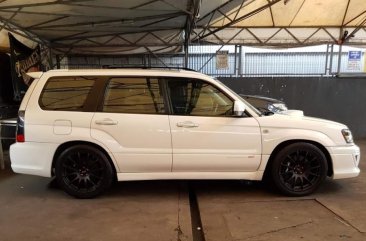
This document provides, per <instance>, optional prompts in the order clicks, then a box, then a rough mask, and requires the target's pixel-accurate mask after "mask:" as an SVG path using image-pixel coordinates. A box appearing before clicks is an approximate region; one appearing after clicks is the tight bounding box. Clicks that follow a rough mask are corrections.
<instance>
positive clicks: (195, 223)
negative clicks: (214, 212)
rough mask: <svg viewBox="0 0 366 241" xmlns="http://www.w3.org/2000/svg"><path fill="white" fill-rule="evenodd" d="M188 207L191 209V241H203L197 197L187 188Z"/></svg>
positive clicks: (192, 190) (203, 235)
mask: <svg viewBox="0 0 366 241" xmlns="http://www.w3.org/2000/svg"><path fill="white" fill-rule="evenodd" d="M188 190H189V206H190V209H191V222H192V237H193V241H205V234H204V232H203V228H202V221H201V214H200V209H199V206H198V201H197V195H196V192H195V191H194V189H193V188H192V187H190V186H189V189H188Z"/></svg>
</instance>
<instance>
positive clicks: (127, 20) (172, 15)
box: [34, 12, 184, 29]
mask: <svg viewBox="0 0 366 241" xmlns="http://www.w3.org/2000/svg"><path fill="white" fill-rule="evenodd" d="M182 15H184V14H183V13H181V12H175V13H168V14H160V15H152V16H144V17H136V18H130V19H118V20H105V21H96V22H82V23H70V24H58V25H48V26H43V27H35V28H34V29H45V28H65V27H81V26H89V25H90V26H97V25H101V24H113V23H121V24H124V23H128V22H130V21H131V22H139V21H146V20H150V19H162V18H171V17H178V16H182Z"/></svg>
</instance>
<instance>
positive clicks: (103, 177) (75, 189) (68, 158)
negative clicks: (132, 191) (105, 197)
mask: <svg viewBox="0 0 366 241" xmlns="http://www.w3.org/2000/svg"><path fill="white" fill-rule="evenodd" d="M55 168H56V179H57V182H58V183H59V185H60V186H61V187H62V188H63V189H64V191H65V192H67V193H68V194H70V195H72V196H74V197H77V198H92V197H95V196H97V195H99V194H101V193H102V192H103V191H105V190H106V189H107V188H108V187H110V185H111V184H112V182H113V177H114V173H113V168H112V166H111V164H110V162H109V160H108V158H107V157H106V155H105V154H104V153H103V152H101V151H100V150H98V149H96V148H94V147H91V146H88V145H75V146H72V147H69V148H67V149H66V150H64V151H63V152H62V153H61V155H60V156H59V157H58V159H57V161H56V166H55Z"/></svg>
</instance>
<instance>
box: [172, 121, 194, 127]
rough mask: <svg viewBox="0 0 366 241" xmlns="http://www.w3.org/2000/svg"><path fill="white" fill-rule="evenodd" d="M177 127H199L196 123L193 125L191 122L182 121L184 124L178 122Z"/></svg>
mask: <svg viewBox="0 0 366 241" xmlns="http://www.w3.org/2000/svg"><path fill="white" fill-rule="evenodd" d="M177 126H178V127H185V128H194V127H198V126H199V125H198V124H197V123H193V122H191V121H184V122H178V123H177Z"/></svg>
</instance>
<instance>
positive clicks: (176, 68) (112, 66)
mask: <svg viewBox="0 0 366 241" xmlns="http://www.w3.org/2000/svg"><path fill="white" fill-rule="evenodd" d="M103 69H169V70H188V71H194V72H197V70H194V69H190V68H185V67H175V66H151V67H148V66H132V65H131V66H118V65H103Z"/></svg>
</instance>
